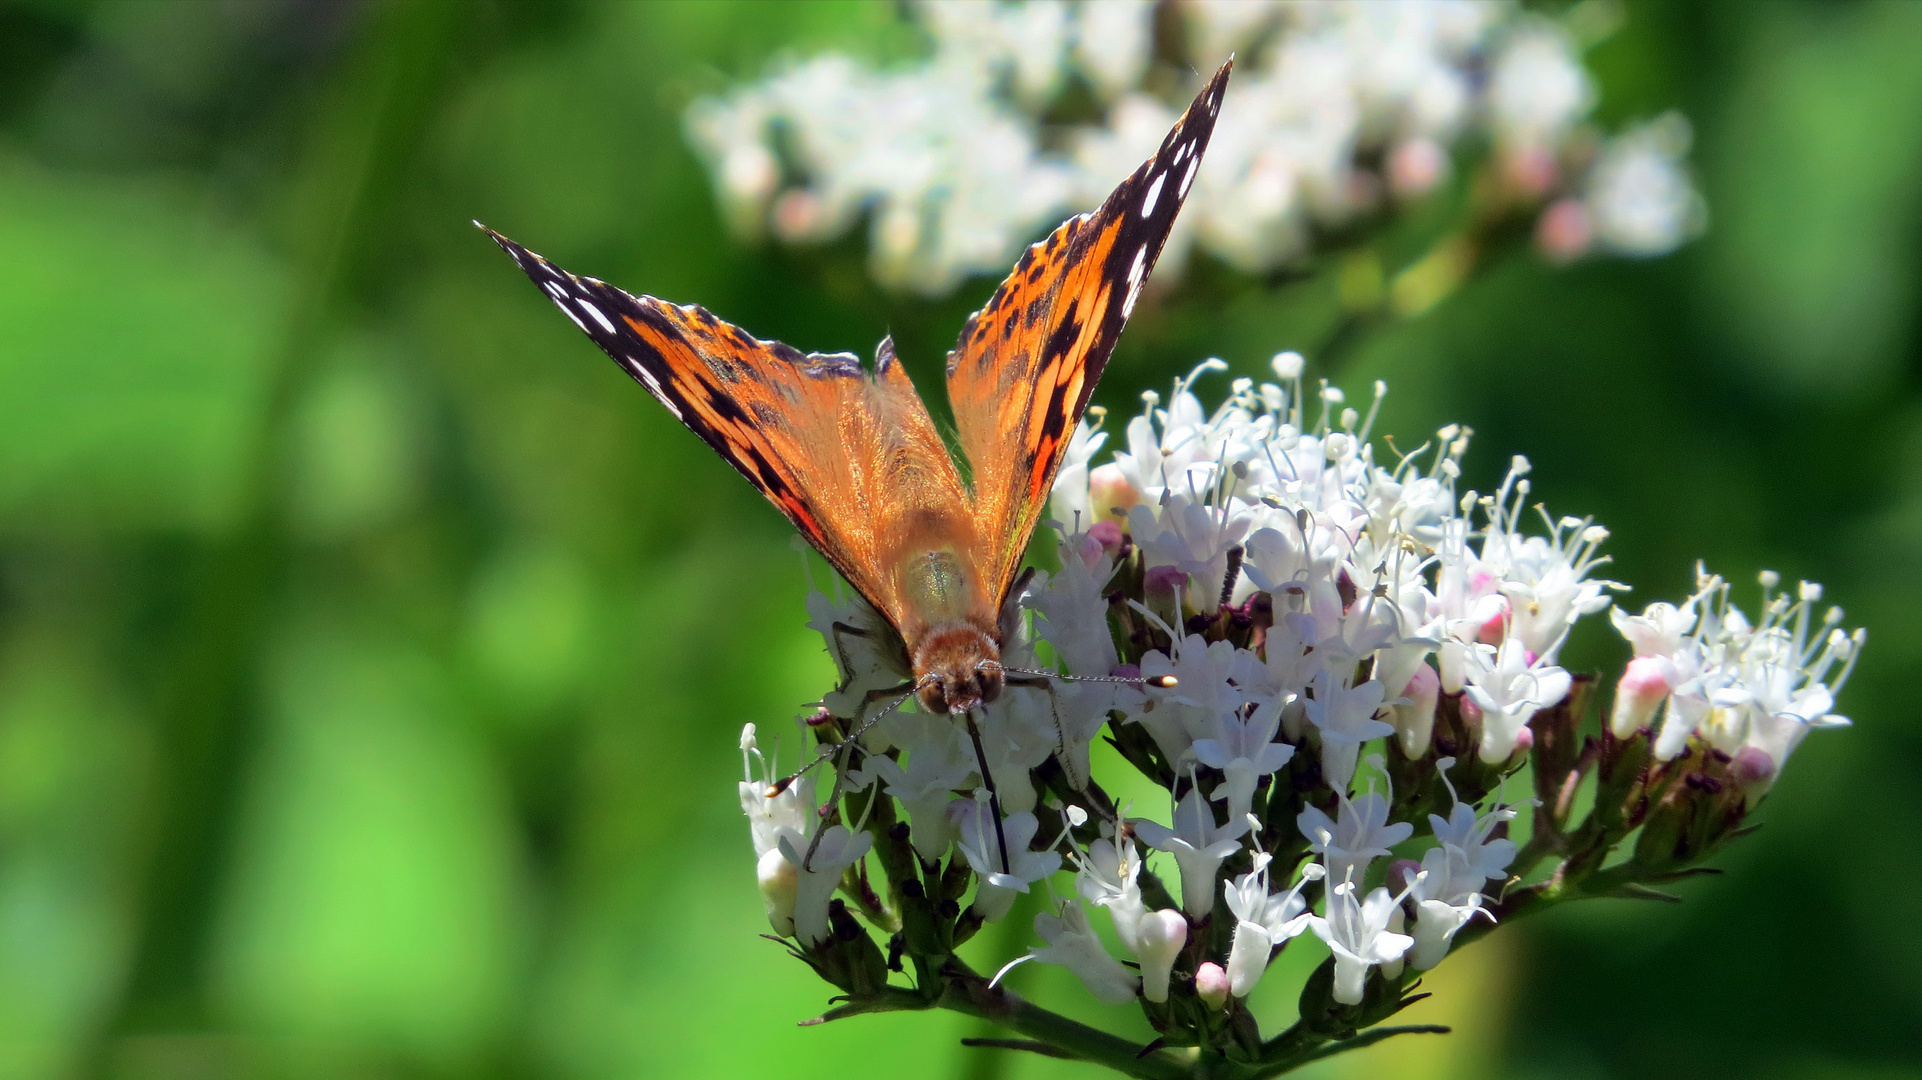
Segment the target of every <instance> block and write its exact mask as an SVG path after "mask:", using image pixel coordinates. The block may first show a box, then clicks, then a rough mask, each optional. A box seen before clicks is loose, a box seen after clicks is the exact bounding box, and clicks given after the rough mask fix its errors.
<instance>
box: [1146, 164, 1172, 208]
mask: <svg viewBox="0 0 1922 1080" xmlns="http://www.w3.org/2000/svg"><path fill="white" fill-rule="evenodd" d="M1166 179H1168V174H1167V173H1165V172H1164V173H1157V174H1155V182H1154V183H1152V184H1149V185H1148V194H1146V195H1144V196H1142V198H1141V216H1142V217H1147V216H1148V215H1149V214H1152V213H1154V212H1155V201H1156V200H1157V199H1159V198H1161V182H1162V181H1164V180H1166Z"/></svg>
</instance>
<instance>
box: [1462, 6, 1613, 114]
mask: <svg viewBox="0 0 1922 1080" xmlns="http://www.w3.org/2000/svg"><path fill="white" fill-rule="evenodd" d="M1488 82H1489V85H1488V104H1489V109H1490V111H1491V112H1492V113H1493V116H1494V121H1495V127H1496V130H1497V131H1498V132H1500V133H1501V135H1502V137H1503V138H1505V139H1507V140H1509V141H1511V142H1515V143H1524V144H1533V145H1548V144H1552V143H1554V142H1555V141H1557V140H1558V139H1560V137H1561V135H1562V133H1563V132H1564V131H1566V130H1567V129H1568V128H1569V127H1570V126H1571V125H1572V124H1574V123H1575V121H1577V120H1579V119H1581V118H1582V117H1583V116H1584V115H1586V114H1587V113H1588V110H1589V109H1591V108H1593V107H1594V104H1595V87H1594V84H1593V83H1591V82H1590V81H1589V78H1588V73H1587V72H1585V71H1583V70H1582V66H1581V64H1580V62H1578V61H1577V60H1576V58H1575V43H1574V42H1573V41H1571V40H1570V39H1569V36H1568V33H1567V32H1566V31H1564V30H1562V29H1561V28H1560V27H1558V26H1556V25H1555V24H1553V23H1551V22H1548V21H1547V20H1544V19H1529V20H1527V21H1526V22H1523V23H1521V24H1519V25H1517V26H1516V27H1515V29H1514V30H1512V31H1511V32H1510V33H1509V35H1508V38H1507V40H1506V41H1505V42H1504V43H1503V45H1502V50H1501V52H1500V53H1499V54H1498V55H1497V56H1496V57H1495V62H1494V64H1493V66H1492V69H1491V71H1490V73H1489V80H1488Z"/></svg>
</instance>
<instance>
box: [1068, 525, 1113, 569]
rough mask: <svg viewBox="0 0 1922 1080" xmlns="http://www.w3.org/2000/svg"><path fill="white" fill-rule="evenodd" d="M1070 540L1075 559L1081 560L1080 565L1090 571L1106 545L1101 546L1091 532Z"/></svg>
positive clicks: (1099, 558)
mask: <svg viewBox="0 0 1922 1080" xmlns="http://www.w3.org/2000/svg"><path fill="white" fill-rule="evenodd" d="M1105 524H1108V525H1113V524H1114V523H1113V522H1106V523H1105ZM1070 539H1071V541H1072V542H1073V544H1074V553H1075V557H1076V558H1079V559H1080V560H1081V565H1083V566H1085V567H1087V568H1088V569H1090V570H1092V569H1094V567H1095V564H1097V563H1099V562H1100V561H1101V553H1102V549H1103V548H1104V547H1105V546H1106V545H1104V544H1102V542H1101V541H1100V540H1099V539H1098V538H1097V537H1096V536H1095V535H1094V533H1093V532H1092V531H1089V532H1084V533H1081V534H1079V535H1077V536H1074V537H1071V538H1070Z"/></svg>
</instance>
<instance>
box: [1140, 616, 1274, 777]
mask: <svg viewBox="0 0 1922 1080" xmlns="http://www.w3.org/2000/svg"><path fill="white" fill-rule="evenodd" d="M1141 674H1142V675H1143V676H1144V677H1147V678H1151V679H1152V678H1158V677H1161V676H1169V675H1172V676H1174V678H1175V680H1176V681H1175V685H1174V687H1173V688H1172V689H1168V690H1156V691H1152V692H1150V694H1149V695H1148V700H1149V702H1151V703H1152V704H1153V706H1154V708H1153V710H1152V711H1149V710H1147V709H1145V708H1144V709H1143V710H1142V712H1140V713H1135V714H1131V715H1130V717H1129V719H1131V720H1139V721H1141V722H1142V723H1143V724H1144V725H1145V726H1147V728H1148V731H1149V733H1150V734H1152V735H1153V736H1154V737H1155V742H1156V743H1157V744H1158V745H1159V746H1160V747H1161V750H1162V752H1163V753H1165V754H1167V755H1168V760H1169V761H1176V760H1179V759H1180V758H1181V757H1182V756H1183V755H1184V754H1186V753H1187V752H1188V749H1189V747H1190V746H1192V745H1193V743H1194V740H1195V739H1196V738H1197V737H1206V736H1208V735H1210V734H1211V733H1212V732H1213V730H1214V719H1215V717H1217V716H1220V715H1222V714H1224V713H1228V714H1233V713H1236V712H1238V711H1240V709H1241V707H1242V706H1243V705H1245V704H1247V703H1248V701H1249V700H1250V698H1249V688H1250V687H1252V686H1254V685H1255V684H1256V683H1258V682H1259V681H1260V679H1261V676H1262V670H1261V662H1260V661H1259V660H1257V659H1256V658H1255V655H1254V654H1253V653H1251V652H1249V651H1248V650H1246V649H1237V648H1235V646H1234V643H1232V642H1228V641H1215V642H1210V641H1208V640H1207V639H1206V638H1204V637H1202V636H1201V635H1200V634H1189V635H1186V636H1181V637H1177V638H1176V639H1175V643H1174V659H1172V660H1171V659H1169V658H1168V656H1167V654H1165V653H1163V652H1161V651H1160V650H1158V649H1157V650H1155V651H1152V652H1149V653H1148V654H1147V655H1145V656H1143V657H1142V658H1141Z"/></svg>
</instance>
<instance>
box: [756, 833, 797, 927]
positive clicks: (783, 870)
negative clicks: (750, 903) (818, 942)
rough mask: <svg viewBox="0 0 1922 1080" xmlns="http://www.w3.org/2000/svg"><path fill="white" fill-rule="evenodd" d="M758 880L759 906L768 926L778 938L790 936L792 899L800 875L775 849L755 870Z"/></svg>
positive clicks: (777, 849) (767, 853)
mask: <svg viewBox="0 0 1922 1080" xmlns="http://www.w3.org/2000/svg"><path fill="white" fill-rule="evenodd" d="M755 872H756V876H758V877H759V878H760V880H761V903H762V904H763V905H764V906H765V907H766V908H767V921H768V925H769V926H772V927H773V928H774V932H775V933H776V934H779V935H780V936H781V937H793V936H794V895H795V891H796V887H797V886H798V885H799V883H800V871H799V870H797V869H796V868H795V866H794V864H793V863H791V862H789V861H787V856H785V855H783V854H781V851H780V849H779V848H770V849H769V850H768V851H767V852H766V853H765V854H763V855H762V856H761V862H760V865H759V866H758V867H756V871H755Z"/></svg>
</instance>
